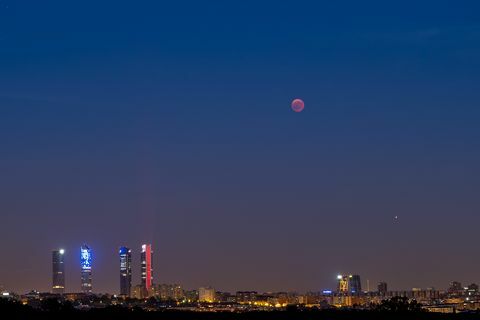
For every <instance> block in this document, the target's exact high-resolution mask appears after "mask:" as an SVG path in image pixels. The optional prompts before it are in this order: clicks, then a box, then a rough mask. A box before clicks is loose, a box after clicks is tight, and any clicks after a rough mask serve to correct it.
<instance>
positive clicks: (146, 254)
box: [141, 244, 153, 297]
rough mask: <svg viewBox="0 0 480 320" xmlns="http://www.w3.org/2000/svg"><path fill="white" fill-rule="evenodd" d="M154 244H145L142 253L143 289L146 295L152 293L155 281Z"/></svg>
mask: <svg viewBox="0 0 480 320" xmlns="http://www.w3.org/2000/svg"><path fill="white" fill-rule="evenodd" d="M152 254H153V251H152V245H151V244H143V245H142V253H141V268H142V270H141V275H142V289H143V293H144V296H145V297H148V296H150V295H151V293H152V282H153V274H152V271H153V268H152Z"/></svg>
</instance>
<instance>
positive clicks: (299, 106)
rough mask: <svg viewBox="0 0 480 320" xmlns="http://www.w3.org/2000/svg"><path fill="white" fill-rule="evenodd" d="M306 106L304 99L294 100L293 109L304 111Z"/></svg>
mask: <svg viewBox="0 0 480 320" xmlns="http://www.w3.org/2000/svg"><path fill="white" fill-rule="evenodd" d="M304 108H305V103H304V102H303V100H302V99H295V100H293V101H292V110H293V111H295V112H302V111H303V109H304Z"/></svg>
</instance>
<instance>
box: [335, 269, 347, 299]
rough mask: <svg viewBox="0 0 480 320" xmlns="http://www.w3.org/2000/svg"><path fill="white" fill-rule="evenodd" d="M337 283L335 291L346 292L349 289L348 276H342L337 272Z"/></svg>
mask: <svg viewBox="0 0 480 320" xmlns="http://www.w3.org/2000/svg"><path fill="white" fill-rule="evenodd" d="M337 280H338V284H337V292H338V293H343V294H346V293H348V291H349V281H348V280H349V279H348V276H344V275H341V274H339V275H338V276H337Z"/></svg>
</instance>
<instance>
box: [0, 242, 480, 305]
mask: <svg viewBox="0 0 480 320" xmlns="http://www.w3.org/2000/svg"><path fill="white" fill-rule="evenodd" d="M139 252H140V260H139V261H138V262H139V263H138V266H139V269H140V270H141V272H140V273H139V282H138V283H135V281H134V280H132V269H134V268H135V266H136V264H135V261H132V250H131V249H130V248H128V247H125V246H120V247H119V249H118V255H119V258H120V259H119V265H118V267H119V271H120V277H119V282H118V288H117V290H113V291H105V292H104V293H108V294H117V295H119V296H125V297H128V296H132V295H135V294H137V295H141V296H143V297H148V296H153V295H154V293H153V292H154V291H151V289H152V290H153V289H154V288H153V287H154V286H155V290H157V289H156V287H158V286H163V285H168V283H167V282H161V281H160V282H158V283H156V282H153V278H154V277H153V267H152V257H153V250H152V244H142V245H141V249H140V250H139ZM65 253H66V250H65V249H64V248H60V249H57V250H53V251H52V271H53V272H52V278H51V281H52V286H51V289H50V290H47V291H40V292H51V293H53V294H64V293H69V294H71V293H80V292H83V293H88V294H90V293H91V294H98V293H101V292H95V291H94V290H93V289H92V283H93V280H92V265H93V255H92V248H91V247H89V246H87V245H86V244H84V245H82V246H81V247H80V259H79V265H80V271H81V272H80V284H79V290H75V289H73V290H68V289H66V286H65V281H66V276H65ZM147 257H149V258H147ZM147 261H149V262H148V263H147ZM147 270H150V272H149V273H148V276H147ZM85 271H87V274H85ZM85 276H86V278H85ZM147 278H149V280H147ZM335 279H336V281H335V285H333V286H332V287H325V286H324V287H319V288H315V289H311V290H307V291H305V292H324V293H325V292H329V293H332V292H334V293H339V294H347V295H357V294H361V293H368V292H378V293H380V294H384V293H386V292H387V282H388V281H387V282H386V281H384V280H381V281H378V282H377V283H376V284H374V285H373V286H372V287H370V280H369V279H366V280H365V279H364V282H365V283H366V286H365V287H362V280H361V279H363V278H361V277H360V275H357V274H343V275H342V274H338V275H337V276H336V277H335ZM457 280H458V277H457ZM467 283H468V286H470V285H475V283H474V282H471V281H470V282H468V281H467ZM174 285H177V284H174ZM85 286H86V287H87V288H86V287H85ZM468 286H461V282H458V281H456V280H451V281H449V282H448V286H446V287H434V286H428V287H424V288H419V287H418V286H413V287H410V288H393V289H392V288H391V286H388V289H389V290H388V291H389V292H390V291H391V292H402V291H409V290H423V289H426V290H440V291H448V290H451V289H452V288H455V289H456V290H459V291H460V290H466V289H467V287H468ZM135 287H137V288H141V292H139V293H134V288H135ZM0 288H2V289H3V290H5V288H4V286H2V285H1V284H0ZM182 288H183V289H185V288H184V287H182ZM362 288H363V289H362ZM191 289H192V288H191ZM210 289H212V290H214V289H213V288H212V287H210V286H206V287H205V286H201V287H199V288H198V290H199V292H201V291H202V290H204V291H209V290H210ZM370 289H371V290H370ZM32 290H36V289H32ZM66 290H67V291H66ZM193 290H196V289H195V288H193ZM222 291H223V290H222ZM253 291H255V292H257V290H255V289H252V288H250V290H245V289H243V290H237V289H236V290H233V291H231V290H230V291H229V290H227V291H225V292H253ZM277 291H279V292H282V291H286V292H299V291H298V290H295V289H294V290H277ZM11 292H16V291H15V290H11ZM214 292H215V290H214ZM264 292H275V290H265V291H264ZM305 292H303V293H305ZM17 293H18V292H17ZM300 293H301V292H300ZM206 295H207V296H209V297H211V293H207V294H206ZM200 296H201V295H200ZM199 299H200V301H202V299H201V298H199ZM204 301H205V302H212V301H213V300H212V299H211V298H206V299H204Z"/></svg>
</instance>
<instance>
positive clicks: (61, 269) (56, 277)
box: [52, 249, 65, 294]
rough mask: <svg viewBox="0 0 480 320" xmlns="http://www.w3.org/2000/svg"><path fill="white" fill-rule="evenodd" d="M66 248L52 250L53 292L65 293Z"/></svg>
mask: <svg viewBox="0 0 480 320" xmlns="http://www.w3.org/2000/svg"><path fill="white" fill-rule="evenodd" d="M64 255H65V250H63V249H60V250H54V251H52V292H53V293H57V294H64V293H65V260H64Z"/></svg>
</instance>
